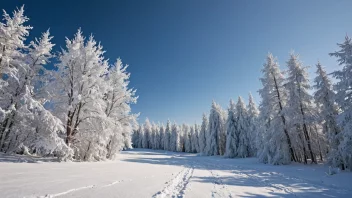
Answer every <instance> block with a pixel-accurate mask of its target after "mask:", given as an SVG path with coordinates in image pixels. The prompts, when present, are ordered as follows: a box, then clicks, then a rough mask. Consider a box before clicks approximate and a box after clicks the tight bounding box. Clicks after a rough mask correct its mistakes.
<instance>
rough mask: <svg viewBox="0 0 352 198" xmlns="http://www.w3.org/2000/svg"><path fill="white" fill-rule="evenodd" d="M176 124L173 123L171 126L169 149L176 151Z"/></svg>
mask: <svg viewBox="0 0 352 198" xmlns="http://www.w3.org/2000/svg"><path fill="white" fill-rule="evenodd" d="M177 132H178V130H177V125H176V123H173V124H172V126H171V136H170V149H169V150H170V151H177V148H178V144H179V137H178V134H177Z"/></svg>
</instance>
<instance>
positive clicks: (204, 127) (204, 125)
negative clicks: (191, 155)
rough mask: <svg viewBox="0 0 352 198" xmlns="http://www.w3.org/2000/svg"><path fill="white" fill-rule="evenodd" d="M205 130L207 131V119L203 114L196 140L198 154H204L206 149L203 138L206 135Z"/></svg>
mask: <svg viewBox="0 0 352 198" xmlns="http://www.w3.org/2000/svg"><path fill="white" fill-rule="evenodd" d="M207 130H208V118H207V116H206V114H203V118H202V125H201V127H200V131H199V138H198V142H199V152H200V153H205V152H206V150H205V148H206V142H207V141H206V139H205V136H206V134H207Z"/></svg>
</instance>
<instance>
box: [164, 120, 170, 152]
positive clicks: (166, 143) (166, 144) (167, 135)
mask: <svg viewBox="0 0 352 198" xmlns="http://www.w3.org/2000/svg"><path fill="white" fill-rule="evenodd" d="M170 138H171V124H170V120H168V121H167V123H166V128H165V136H164V150H167V151H170V149H171V146H170V145H171V143H170Z"/></svg>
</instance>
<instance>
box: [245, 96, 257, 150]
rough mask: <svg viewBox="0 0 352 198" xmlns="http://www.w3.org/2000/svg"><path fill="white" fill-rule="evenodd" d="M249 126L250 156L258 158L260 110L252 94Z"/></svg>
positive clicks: (249, 106)
mask: <svg viewBox="0 0 352 198" xmlns="http://www.w3.org/2000/svg"><path fill="white" fill-rule="evenodd" d="M247 109H248V124H249V131H248V135H249V142H250V145H249V146H250V154H249V155H250V156H256V154H257V136H258V131H259V127H260V126H259V124H260V123H259V120H258V117H259V110H258V108H257V106H256V104H255V102H254V99H253V96H252V94H249V102H248V107H247Z"/></svg>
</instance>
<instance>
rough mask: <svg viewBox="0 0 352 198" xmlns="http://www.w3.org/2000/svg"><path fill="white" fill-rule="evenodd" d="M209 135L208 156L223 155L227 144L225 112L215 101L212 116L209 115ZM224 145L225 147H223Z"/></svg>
mask: <svg viewBox="0 0 352 198" xmlns="http://www.w3.org/2000/svg"><path fill="white" fill-rule="evenodd" d="M208 130H209V133H208V135H209V136H207V137H206V139H207V148H206V154H207V155H220V154H223V152H224V150H225V149H224V150H222V147H225V145H226V143H225V141H223V140H222V139H223V136H224V134H226V133H225V123H224V118H223V110H222V108H221V106H220V105H218V104H217V103H215V102H214V101H213V103H212V107H211V111H210V115H209V128H208ZM223 144H224V145H223Z"/></svg>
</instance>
